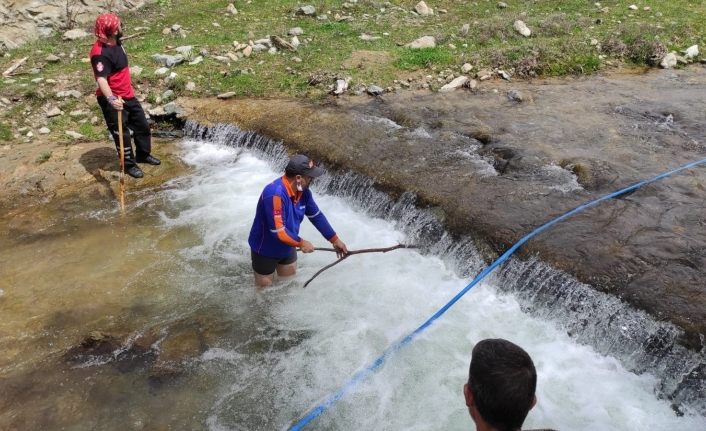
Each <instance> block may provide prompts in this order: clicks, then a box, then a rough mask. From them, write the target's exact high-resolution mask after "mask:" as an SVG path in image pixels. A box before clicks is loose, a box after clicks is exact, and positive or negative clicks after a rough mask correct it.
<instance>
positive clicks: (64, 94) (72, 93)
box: [56, 90, 81, 99]
mask: <svg viewBox="0 0 706 431" xmlns="http://www.w3.org/2000/svg"><path fill="white" fill-rule="evenodd" d="M56 97H57V98H59V99H66V98H67V97H73V98H74V99H80V98H81V92H80V91H78V90H64V91H59V92H57V93H56Z"/></svg>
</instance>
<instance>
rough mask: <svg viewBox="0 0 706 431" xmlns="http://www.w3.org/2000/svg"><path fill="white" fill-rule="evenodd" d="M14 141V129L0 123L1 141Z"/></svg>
mask: <svg viewBox="0 0 706 431" xmlns="http://www.w3.org/2000/svg"><path fill="white" fill-rule="evenodd" d="M10 139H12V129H10V126H8V125H7V124H5V123H0V141H9V140H10Z"/></svg>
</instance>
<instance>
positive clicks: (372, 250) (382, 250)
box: [303, 244, 417, 287]
mask: <svg viewBox="0 0 706 431" xmlns="http://www.w3.org/2000/svg"><path fill="white" fill-rule="evenodd" d="M398 248H417V246H416V245H405V244H397V245H394V246H392V247H384V248H364V249H361V250H351V251H349V252H348V253H346V255H345V256H343V257H341V258H339V259H338V260H337V261H335V262H333V263H330V264H328V265H326V266H324V267H323V268H321V269H320V270H318V271H317V272H316V274H314V276H313V277H311V278H310V279H309V280H307V282H306V283H304V286H303V287H306V286H308V285H309V283H311V282H312V281H313V280H314V279H315V278H316V277H318V276H319V274H321V273H322V272H324V271H326V270H327V269H329V268H331V267H332V266H334V265H338V264H339V263H341V261H342V260H343V259H345V258H347V257H348V256H352V255H354V254H362V253H387V252H388V251H392V250H397V249H398ZM314 250H318V251H336V249H335V248H325V247H317V248H315V249H314Z"/></svg>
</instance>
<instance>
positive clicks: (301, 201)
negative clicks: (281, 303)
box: [248, 154, 348, 287]
mask: <svg viewBox="0 0 706 431" xmlns="http://www.w3.org/2000/svg"><path fill="white" fill-rule="evenodd" d="M323 173H324V170H323V169H321V168H320V167H317V166H314V162H313V161H312V160H311V159H309V158H308V157H307V156H305V155H302V154H296V155H294V156H292V158H291V159H289V163H287V167H286V168H285V174H284V176H282V177H280V178H277V179H276V180H274V181H273V182H271V183H270V184H268V185H267V186H266V187H265V189H264V190H263V191H262V194H261V195H260V199H259V201H258V203H257V210H256V212H255V220H254V221H253V225H252V228H251V229H250V237H249V238H248V243H249V244H250V255H251V257H252V268H253V270H254V271H255V284H256V285H257V286H258V287H267V286H270V285H272V280H273V278H274V273H275V271H277V275H279V276H280V277H286V276H291V275H294V274H295V273H296V271H297V250H296V249H297V247H298V248H300V249H301V251H302V252H304V253H311V252H313V251H314V246H313V245H312V244H311V243H310V242H309V241H307V240H305V239H303V238H301V237H300V236H299V226H300V225H301V222H302V220H304V216H307V217H308V218H309V220H310V221H311V223H312V224H313V225H314V227H316V229H317V230H318V231H319V232H321V235H323V237H324V238H326V239H327V240H328V241H330V242H331V244H333V246H334V248H335V249H336V254H337V255H338V256H339V257H340V256H343V255H345V254H346V253H348V249H347V248H346V245H345V244H344V243H343V241H341V240H340V239H339V238H338V235H336V232H335V231H334V230H333V228H332V227H331V225H330V224H329V222H328V220H326V217H325V216H324V214H323V213H322V212H321V211H320V210H319V207H318V206H317V205H316V202H314V197H313V195H312V193H311V190H309V186H310V185H311V183H312V181H314V178H316V177H319V176H321V175H322V174H323Z"/></svg>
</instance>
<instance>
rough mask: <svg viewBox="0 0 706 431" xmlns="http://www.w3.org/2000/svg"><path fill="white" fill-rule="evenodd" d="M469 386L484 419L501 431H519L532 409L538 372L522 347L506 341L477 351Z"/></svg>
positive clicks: (480, 345) (485, 342) (482, 345)
mask: <svg viewBox="0 0 706 431" xmlns="http://www.w3.org/2000/svg"><path fill="white" fill-rule="evenodd" d="M468 386H469V387H470V389H471V392H473V400H474V402H475V405H476V407H477V408H478V413H480V415H481V416H482V417H483V419H484V420H485V421H486V422H488V423H489V424H490V425H492V426H493V427H494V428H497V429H498V430H499V431H511V430H519V429H521V428H522V423H523V422H524V421H525V418H526V417H527V413H529V411H530V409H531V408H532V403H533V401H534V392H535V390H536V388H537V371H536V370H535V368H534V363H532V358H530V356H529V355H528V354H527V352H525V351H524V350H523V349H522V348H521V347H520V346H518V345H516V344H513V343H511V342H509V341H507V340H502V339H487V340H482V341H481V342H479V343H478V344H476V345H475V347H474V348H473V353H472V354H471V366H470V369H469V372H468Z"/></svg>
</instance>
